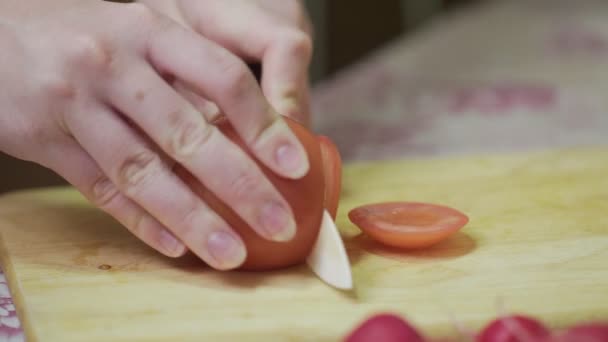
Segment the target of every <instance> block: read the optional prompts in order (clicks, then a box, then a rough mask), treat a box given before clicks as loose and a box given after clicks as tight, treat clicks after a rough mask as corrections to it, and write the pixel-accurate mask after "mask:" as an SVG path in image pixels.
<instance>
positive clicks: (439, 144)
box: [0, 0, 608, 341]
mask: <svg viewBox="0 0 608 342" xmlns="http://www.w3.org/2000/svg"><path fill="white" fill-rule="evenodd" d="M607 10H608V3H606V2H605V1H603V0H601V1H598V0H595V1H593V0H581V1H557V0H545V1H538V0H537V1H533V0H521V1H516V0H510V1H501V2H497V3H490V4H486V5H482V6H479V7H475V8H471V9H467V10H466V11H464V12H462V13H459V14H457V15H456V16H452V17H442V18H440V19H438V20H437V21H436V22H435V23H433V24H432V25H430V26H429V27H428V29H427V30H425V31H422V32H420V33H418V34H417V35H415V36H413V37H404V38H403V39H399V40H397V41H395V42H393V43H392V44H391V45H390V46H387V47H386V48H384V49H382V50H380V51H378V52H377V53H376V54H374V55H373V56H370V57H368V58H366V59H365V60H364V61H362V62H361V63H359V64H358V65H355V66H353V67H351V68H348V69H347V70H345V71H343V72H341V73H340V74H339V75H336V76H335V77H333V78H331V79H330V80H328V81H326V82H324V83H323V84H319V85H318V86H316V87H315V88H314V89H313V110H314V113H315V115H316V117H315V122H314V124H315V127H316V129H317V131H318V132H319V133H321V134H326V135H328V136H330V137H331V138H332V139H334V141H335V142H336V144H337V145H338V147H339V148H340V150H341V153H342V154H343V158H344V160H345V161H354V160H371V159H389V158H407V157H421V156H427V157H432V156H441V155H454V154H470V153H495V152H507V151H518V150H529V149H539V148H552V147H567V146H580V145H593V144H606V143H608V115H607V113H606V110H607V109H608V106H607V104H608V103H607V101H608V97H607V96H606V93H607V90H608V74H606V73H605V72H603V70H606V68H607V67H608V65H607V64H608V21H606V20H605V17H604V15H603V14H604V13H606V11H607ZM23 340H24V338H23V333H22V331H21V329H20V324H19V320H18V319H17V316H16V313H15V307H14V305H13V303H12V299H11V296H10V294H9V291H8V287H7V284H6V280H5V279H4V276H0V341H23Z"/></svg>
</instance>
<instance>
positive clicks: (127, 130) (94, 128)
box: [0, 0, 309, 270]
mask: <svg viewBox="0 0 608 342" xmlns="http://www.w3.org/2000/svg"><path fill="white" fill-rule="evenodd" d="M167 2H171V1H167ZM253 2H254V1H252V3H253ZM287 2H289V1H287ZM223 3H225V2H224V1H220V0H218V1H200V2H198V1H181V2H175V5H176V6H174V7H172V10H173V11H177V10H179V11H180V12H179V13H185V12H186V11H187V12H188V16H183V17H184V18H182V19H176V18H179V17H178V16H177V14H178V12H172V13H173V14H172V15H168V14H166V13H165V12H163V11H162V10H160V9H158V8H155V7H154V6H152V5H148V4H142V3H113V2H104V1H74V0H63V1H61V0H58V1H46V0H20V1H14V0H13V1H11V0H7V1H5V2H4V3H3V4H0V50H1V51H3V53H2V54H1V55H2V57H1V59H2V60H1V61H0V88H1V89H2V90H1V91H0V108H1V110H2V112H0V150H2V151H3V152H5V153H7V154H9V155H12V156H14V157H16V158H20V159H22V160H27V161H32V162H35V163H37V164H40V165H42V166H44V167H47V168H49V169H51V170H53V171H55V172H56V173H58V174H59V175H61V176H62V177H64V178H65V179H66V180H67V181H68V182H70V183H71V184H72V185H74V186H75V188H77V189H78V190H79V191H80V192H81V193H82V194H83V195H84V196H85V197H86V198H87V199H89V200H90V201H91V202H92V203H93V204H94V205H96V206H98V207H99V208H101V209H102V210H104V211H105V212H107V213H108V214H110V215H111V216H113V217H114V218H115V219H116V220H117V221H119V222H120V223H122V224H123V225H124V226H125V227H126V228H127V229H129V230H130V231H131V232H132V233H133V234H134V235H135V236H137V237H138V238H140V239H141V240H142V241H144V242H145V243H147V244H148V245H149V246H151V247H152V248H154V249H156V250H158V251H159V252H161V253H163V254H165V255H167V256H170V257H178V256H181V255H183V254H185V253H186V251H187V250H190V251H192V252H193V253H194V254H196V255H197V256H198V257H200V258H201V259H203V260H204V261H206V262H207V263H208V264H209V265H210V266H211V267H213V268H216V269H220V270H226V269H231V268H235V267H238V266H239V265H240V264H241V263H242V262H243V261H244V259H245V257H246V250H245V248H244V245H243V242H242V240H241V238H240V237H239V236H238V234H236V233H235V231H234V230H233V229H232V228H231V227H229V226H228V225H227V223H226V222H225V221H224V220H222V219H221V218H220V217H219V216H218V215H217V214H216V213H215V212H213V211H212V210H210V208H209V207H208V206H207V205H206V204H205V203H204V202H202V200H201V199H200V198H199V197H198V196H196V195H195V194H194V193H193V192H192V191H191V190H190V189H189V188H188V187H187V186H186V185H185V184H184V183H183V182H182V181H181V180H180V179H179V178H178V177H177V176H176V175H175V174H174V173H173V172H171V167H172V166H173V165H174V164H175V163H180V164H182V165H183V166H184V167H185V168H186V169H188V170H189V171H190V172H191V173H192V174H193V175H194V176H196V177H197V179H199V181H201V182H202V183H203V184H205V186H206V187H207V188H209V189H210V190H211V191H213V192H214V193H215V194H216V195H217V196H218V197H219V198H220V199H222V200H223V201H224V202H225V203H228V204H229V205H230V206H231V207H232V208H233V210H234V211H235V212H236V213H238V214H239V215H240V216H241V217H242V218H243V220H244V221H245V222H247V223H248V224H250V225H251V226H252V227H253V229H254V230H255V231H256V232H258V233H259V234H260V235H261V236H263V237H265V238H267V239H271V240H275V241H286V240H289V239H291V238H292V237H293V235H294V234H295V229H296V225H295V222H294V220H293V213H292V212H291V209H290V207H289V205H288V204H287V203H286V201H285V200H284V198H282V196H281V195H280V193H279V192H278V191H277V190H276V189H275V188H274V186H273V185H272V184H271V183H270V182H269V181H268V180H267V178H266V177H265V176H264V175H263V173H262V172H261V170H260V168H259V167H258V166H257V165H256V163H255V162H254V161H253V160H251V159H250V158H248V157H247V155H246V153H245V152H244V151H242V150H241V149H240V148H238V147H237V146H236V144H234V143H232V142H231V141H230V140H229V139H228V138H226V137H225V136H224V135H223V134H222V133H221V132H220V131H219V129H218V128H217V127H215V126H213V125H211V124H209V123H208V122H207V120H206V119H208V116H209V115H211V116H213V115H214V112H216V111H213V110H209V108H211V107H214V106H215V107H217V108H218V109H219V110H220V111H221V112H222V113H223V114H225V115H226V117H227V118H228V119H229V120H230V121H231V123H232V124H233V126H234V127H235V129H236V130H237V132H238V133H239V135H240V136H241V138H242V139H243V140H244V141H245V142H246V143H247V145H248V146H249V147H250V148H251V150H252V151H253V153H254V155H255V156H256V158H257V159H258V160H260V161H261V162H262V163H263V164H264V165H267V166H268V167H269V168H270V169H272V170H274V171H275V172H276V173H277V174H279V175H282V176H284V177H289V178H299V177H301V176H303V175H304V174H306V173H307V172H308V168H309V164H308V159H307V157H306V153H305V150H304V148H303V146H302V145H301V144H300V142H299V141H298V140H297V138H296V137H295V135H294V134H293V133H292V132H291V130H290V129H289V128H288V126H287V125H286V123H285V121H284V120H283V119H282V118H281V116H280V115H279V113H278V112H277V110H275V109H274V107H273V104H274V106H276V108H283V110H287V111H293V112H296V111H298V110H299V109H290V108H296V107H297V106H296V105H294V103H304V102H305V100H302V99H304V96H306V95H302V94H304V93H303V92H302V93H299V92H298V91H297V90H294V89H296V88H297V85H298V84H301V83H303V82H304V76H303V75H302V73H301V72H298V71H294V72H291V70H289V69H290V68H289V65H288V64H285V63H286V62H288V61H287V59H288V56H289V54H290V53H299V50H298V49H296V50H298V51H295V50H293V51H292V50H290V47H289V46H290V43H289V42H287V43H285V41H284V40H281V41H280V42H279V43H276V42H275V43H273V42H272V41H271V40H270V39H271V38H261V41H260V42H258V43H256V42H255V41H250V42H249V43H247V44H246V43H245V42H241V43H239V40H238V39H236V38H234V37H233V36H232V34H237V35H238V34H241V33H244V34H245V33H246V32H242V30H244V27H245V26H242V25H244V24H243V23H240V20H243V19H244V18H246V17H248V16H247V14H246V13H247V11H251V12H252V13H253V14H251V17H252V18H253V17H254V14H255V15H262V13H261V12H263V11H267V12H270V13H271V14H272V11H273V10H272V9H271V8H269V7H265V6H269V5H270V4H271V2H270V1H260V2H258V4H257V5H247V4H246V2H244V1H243V2H238V3H240V4H241V5H242V6H243V8H242V9H240V8H238V7H234V8H228V7H222V6H225V5H220V4H223ZM230 3H231V4H232V3H233V2H230ZM276 3H281V2H279V1H277V2H276ZM204 4H207V5H208V7H207V8H206V7H205V6H204ZM236 4H237V1H234V4H233V5H232V6H237V5H236ZM177 5H179V6H177ZM3 6H5V8H3ZM286 8H287V7H286ZM182 10H183V11H184V12H181V11H182ZM220 10H226V11H229V12H232V13H240V14H239V18H238V19H234V22H235V24H234V26H231V24H230V21H231V20H233V19H231V18H230V17H229V16H227V15H223V17H222V18H224V19H222V20H225V21H227V22H223V21H220V22H218V20H219V18H217V17H215V16H211V14H210V13H216V14H217V13H218V11H220ZM282 10H283V9H282V8H281V7H280V6H279V9H278V11H279V12H280V11H282ZM213 11H215V12H213ZM198 12H200V13H198ZM197 13H198V14H197ZM216 14H214V15H216ZM281 17H282V16H281V15H276V16H272V15H270V14H269V16H268V17H264V18H266V19H267V21H266V22H264V20H266V19H264V18H261V19H260V20H262V23H263V24H264V25H265V26H264V27H260V30H261V31H260V32H269V31H272V29H273V27H274V28H276V29H277V30H279V29H282V28H284V27H285V26H282V24H281V20H280V18H281ZM184 20H187V22H188V23H191V26H192V27H195V28H197V29H196V30H193V29H191V28H188V27H186V25H184V23H185V22H186V21H184ZM207 20H212V21H213V22H211V23H209V25H208V24H206V23H205V24H203V22H205V21H207ZM237 21H239V22H238V23H237ZM214 23H215V24H214ZM214 25H216V28H217V30H215V31H214V29H213V26H214ZM260 25H262V24H260ZM247 27H248V28H249V29H251V26H250V25H247ZM199 30H202V31H204V32H203V33H204V34H202V33H200V32H199ZM231 30H233V31H231ZM246 34H248V35H249V38H251V39H253V38H252V36H251V34H252V33H251V32H249V33H246ZM290 34H292V33H290ZM231 37H232V38H231ZM262 37H265V36H262ZM251 39H250V40H251ZM265 39H268V40H265ZM298 39H300V38H298ZM245 40H247V39H245ZM218 42H221V43H222V44H220V43H218ZM273 44H275V45H273ZM224 46H225V47H224ZM290 51H291V52H290ZM294 51H295V52H294ZM241 56H249V57H255V56H258V57H260V58H262V59H263V61H264V66H265V67H267V69H266V74H265V75H267V76H265V79H264V83H263V85H262V86H260V85H259V84H258V83H257V81H256V80H255V78H254V77H253V75H252V74H251V72H250V71H249V70H248V68H247V66H246V64H245V63H244V61H243V59H242V58H240V57H241ZM303 63H304V64H305V62H303ZM297 68H304V66H303V65H298V66H297ZM286 70H287V71H286ZM173 84H177V85H179V86H180V87H177V86H176V87H173V86H172V85H173ZM180 89H181V90H180ZM186 94H189V95H191V97H192V95H193V96H195V100H196V99H198V100H201V99H204V101H202V102H205V101H206V104H205V105H204V106H201V103H199V102H196V103H193V102H191V101H189V100H188V97H187V96H186ZM265 94H266V95H267V96H265ZM267 97H268V98H270V99H272V103H271V102H270V101H269V100H267ZM294 99H296V100H294ZM290 101H291V102H290ZM209 103H211V104H213V106H210V105H209ZM302 108H303V107H302Z"/></svg>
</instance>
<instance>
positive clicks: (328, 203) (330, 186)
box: [317, 135, 342, 220]
mask: <svg viewBox="0 0 608 342" xmlns="http://www.w3.org/2000/svg"><path fill="white" fill-rule="evenodd" d="M317 139H318V140H319V145H320V147H321V157H322V158H323V173H324V175H325V209H327V211H328V212H329V214H330V215H331V217H332V218H333V219H334V220H335V219H336V216H337V214H338V206H339V204H340V193H341V191H342V159H341V157H340V152H339V151H338V148H337V147H336V145H335V144H334V143H333V142H332V141H331V139H329V138H328V137H326V136H323V135H320V136H317Z"/></svg>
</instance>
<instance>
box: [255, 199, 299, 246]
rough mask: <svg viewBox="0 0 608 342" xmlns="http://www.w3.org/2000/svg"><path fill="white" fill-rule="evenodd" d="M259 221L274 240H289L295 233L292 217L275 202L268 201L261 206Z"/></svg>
mask: <svg viewBox="0 0 608 342" xmlns="http://www.w3.org/2000/svg"><path fill="white" fill-rule="evenodd" d="M261 223H262V227H264V230H265V231H266V233H267V234H268V235H269V236H270V238H271V239H273V240H275V241H289V240H291V239H292V238H293V237H294V235H295V234H296V223H295V221H294V219H293V217H292V216H291V215H290V214H289V212H288V211H287V210H286V209H285V208H284V207H283V206H282V205H280V204H278V203H276V202H268V203H266V204H265V205H264V206H263V207H262V212H261Z"/></svg>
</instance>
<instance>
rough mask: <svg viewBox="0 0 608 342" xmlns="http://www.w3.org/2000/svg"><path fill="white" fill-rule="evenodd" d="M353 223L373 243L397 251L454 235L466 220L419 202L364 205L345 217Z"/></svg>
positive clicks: (443, 208)
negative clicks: (396, 249) (378, 243)
mask: <svg viewBox="0 0 608 342" xmlns="http://www.w3.org/2000/svg"><path fill="white" fill-rule="evenodd" d="M348 217H349V219H350V221H351V222H352V223H354V224H355V225H356V226H358V227H359V228H360V229H361V230H362V231H363V232H364V233H365V234H367V235H368V236H370V237H371V238H372V239H374V240H376V241H378V242H380V243H382V244H385V245H388V246H391V247H397V248H410V249H417V248H426V247H430V246H432V245H434V244H436V243H439V242H441V241H443V240H445V239H446V238H448V237H449V236H450V235H452V234H454V233H456V232H457V231H458V230H460V229H461V228H462V227H463V226H464V225H466V224H467V223H468V222H469V218H468V216H466V215H465V214H463V213H461V212H460V211H458V210H456V209H453V208H449V207H446V206H442V205H437V204H431V203H420V202H381V203H373V204H366V205H362V206H359V207H356V208H354V209H351V210H350V211H349V213H348Z"/></svg>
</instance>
